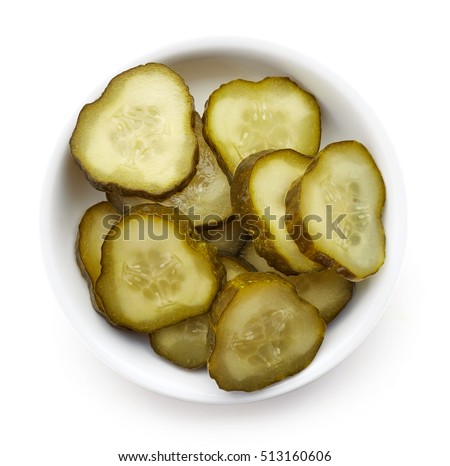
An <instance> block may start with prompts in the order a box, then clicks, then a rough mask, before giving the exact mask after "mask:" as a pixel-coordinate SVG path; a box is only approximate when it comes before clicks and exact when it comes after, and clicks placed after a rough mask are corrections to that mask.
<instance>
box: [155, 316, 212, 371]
mask: <svg viewBox="0 0 450 466" xmlns="http://www.w3.org/2000/svg"><path fill="white" fill-rule="evenodd" d="M208 322H209V314H202V315H200V316H196V317H191V318H190V319H186V320H183V321H182V322H178V323H177V324H175V325H171V326H170V327H165V328H162V329H160V330H156V331H155V332H153V333H151V334H150V344H151V346H152V348H153V349H154V351H155V352H156V353H157V354H159V355H160V356H162V357H163V358H165V359H167V360H169V361H171V362H173V363H174V364H176V365H177V366H181V367H185V368H186V369H197V368H199V367H202V366H204V365H205V364H206V360H207V359H208V353H209V351H208V344H207V341H208V339H207V335H208Z"/></svg>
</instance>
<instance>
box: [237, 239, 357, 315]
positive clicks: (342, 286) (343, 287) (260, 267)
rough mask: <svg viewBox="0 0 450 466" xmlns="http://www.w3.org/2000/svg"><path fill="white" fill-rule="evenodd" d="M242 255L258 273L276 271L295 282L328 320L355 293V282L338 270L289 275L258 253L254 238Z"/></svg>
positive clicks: (300, 292)
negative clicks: (274, 266) (337, 271)
mask: <svg viewBox="0 0 450 466" xmlns="http://www.w3.org/2000/svg"><path fill="white" fill-rule="evenodd" d="M239 257H240V258H242V259H243V260H244V261H246V262H247V263H249V264H251V266H253V267H254V268H255V269H256V270H257V271H258V272H273V273H276V274H278V275H280V276H281V277H283V278H284V279H286V280H288V281H289V282H290V283H292V284H293V285H294V286H295V289H296V290H297V294H298V295H299V296H300V297H301V298H303V299H304V300H306V301H308V302H310V303H311V304H312V305H313V306H315V307H316V308H317V309H318V311H319V314H320V317H322V319H323V320H324V321H325V322H326V323H328V322H331V321H332V320H333V319H334V318H335V317H336V316H337V315H338V314H339V313H340V312H341V311H342V309H344V307H345V306H346V305H347V303H348V302H349V301H350V299H351V298H352V296H353V291H354V288H355V283H354V282H352V281H350V280H347V279H346V278H344V277H343V276H342V275H339V274H337V273H336V271H335V270H333V269H324V270H320V271H318V272H309V273H300V274H299V275H285V274H284V273H282V272H280V271H279V270H277V269H274V268H273V267H271V266H270V265H269V264H268V263H267V261H266V259H264V257H261V256H260V255H258V253H257V252H256V250H255V247H254V245H253V242H252V241H249V242H248V243H247V244H246V245H245V247H244V249H243V250H242V251H241V253H240V255H239Z"/></svg>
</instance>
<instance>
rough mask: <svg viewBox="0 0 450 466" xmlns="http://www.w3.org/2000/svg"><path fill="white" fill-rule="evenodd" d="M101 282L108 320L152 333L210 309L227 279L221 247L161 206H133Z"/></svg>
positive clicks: (109, 243) (106, 256)
mask: <svg viewBox="0 0 450 466" xmlns="http://www.w3.org/2000/svg"><path fill="white" fill-rule="evenodd" d="M101 265H102V269H101V274H100V277H99V278H98V280H97V283H96V285H95V291H96V293H97V294H98V296H99V297H100V299H101V301H102V303H103V308H104V311H105V313H106V315H107V316H108V318H109V319H110V320H111V321H112V322H113V323H115V324H116V325H119V326H121V327H125V328H130V329H132V330H136V331H138V332H144V333H151V332H153V331H154V330H157V329H159V328H162V327H166V326H169V325H172V324H175V323H177V322H179V321H182V320H185V319H187V318H189V317H193V316H196V315H200V314H204V313H206V312H208V310H209V308H210V307H211V304H212V301H213V299H214V297H215V296H216V294H217V292H218V290H219V289H220V288H221V286H222V283H223V281H224V280H225V270H224V267H223V265H222V264H221V262H220V261H219V259H218V256H217V249H216V248H215V247H213V246H211V245H209V244H207V243H205V242H204V241H202V240H200V239H199V237H198V235H197V234H196V233H195V230H194V227H193V225H192V224H191V222H189V221H187V220H185V219H183V220H180V219H179V218H177V215H176V212H175V211H174V210H173V209H171V208H168V207H164V206H161V205H159V204H144V205H140V206H136V207H135V208H133V209H131V211H130V213H129V214H127V215H124V216H123V217H122V218H121V220H119V221H118V222H117V223H116V224H115V225H114V226H113V227H112V228H111V230H110V231H109V233H108V235H107V237H106V239H105V241H104V243H103V246H102V259H101Z"/></svg>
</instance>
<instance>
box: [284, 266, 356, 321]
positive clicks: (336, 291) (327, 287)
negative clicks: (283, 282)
mask: <svg viewBox="0 0 450 466" xmlns="http://www.w3.org/2000/svg"><path fill="white" fill-rule="evenodd" d="M286 279H287V280H288V281H290V282H291V283H292V284H293V285H294V286H295V289H296V290H297V293H298V295H299V296H301V297H302V298H303V299H305V300H306V301H308V302H310V303H311V304H312V305H313V306H315V307H316V308H317V309H318V310H319V314H320V317H322V319H323V320H324V321H325V322H326V323H327V324H328V323H329V322H331V321H332V320H333V319H334V318H335V317H336V316H337V315H338V314H339V313H340V312H341V311H342V309H344V307H345V306H346V305H347V303H348V302H349V301H350V300H351V298H352V296H353V290H354V287H355V283H354V282H352V281H350V280H347V279H346V278H344V277H343V276H342V275H339V274H337V273H336V271H335V270H333V269H325V270H321V271H320V272H311V273H301V274H300V275H290V276H289V277H286Z"/></svg>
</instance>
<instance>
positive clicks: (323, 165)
mask: <svg viewBox="0 0 450 466" xmlns="http://www.w3.org/2000/svg"><path fill="white" fill-rule="evenodd" d="M384 201H385V186H384V181H383V178H382V176H381V173H380V171H379V169H378V167H377V165H376V163H375V161H374V160H373V158H372V156H371V154H370V153H369V151H368V150H367V149H366V148H365V147H364V146H363V145H362V144H361V143H359V142H357V141H342V142H336V143H333V144H330V145H328V146H327V147H325V148H324V149H323V150H322V151H321V152H320V153H319V154H318V155H317V157H316V158H315V159H314V161H313V162H312V164H311V165H310V166H309V167H308V169H307V171H306V173H305V174H304V175H303V177H302V178H300V179H298V180H297V181H296V182H295V183H294V184H293V185H292V187H291V189H290V191H289V193H288V196H287V198H286V213H287V222H286V225H287V228H288V231H289V233H290V234H291V236H292V237H293V238H294V239H295V241H296V242H297V245H298V247H299V248H300V250H301V251H302V252H303V253H304V254H305V255H307V256H308V257H310V258H311V259H312V260H314V261H317V262H320V263H322V264H323V265H324V266H326V267H329V268H333V269H335V270H336V271H337V272H338V273H339V274H341V275H343V276H344V277H346V278H348V279H349V280H353V281H359V280H363V279H364V278H366V277H368V276H370V275H372V274H374V273H375V272H377V271H378V269H379V268H380V267H381V266H382V264H383V263H384V260H385V241H386V239H385V234H384V228H383V223H382V218H381V216H382V211H383V206H384Z"/></svg>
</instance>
